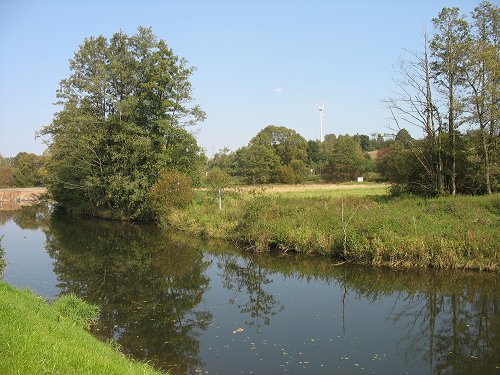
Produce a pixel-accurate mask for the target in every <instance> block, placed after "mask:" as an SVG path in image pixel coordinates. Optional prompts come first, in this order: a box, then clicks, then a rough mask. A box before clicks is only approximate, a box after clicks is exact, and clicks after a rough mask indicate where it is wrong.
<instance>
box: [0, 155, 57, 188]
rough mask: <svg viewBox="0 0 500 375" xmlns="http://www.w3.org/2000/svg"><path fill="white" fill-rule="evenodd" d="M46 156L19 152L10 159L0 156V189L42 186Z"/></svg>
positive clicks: (45, 171)
mask: <svg viewBox="0 0 500 375" xmlns="http://www.w3.org/2000/svg"><path fill="white" fill-rule="evenodd" d="M46 162H47V156H46V155H36V154H32V153H27V152H20V153H18V154H17V155H16V156H14V157H12V158H6V157H3V156H2V155H0V188H8V187H32V186H42V185H43V184H44V178H45V176H46V175H47V170H46V169H45V163H46Z"/></svg>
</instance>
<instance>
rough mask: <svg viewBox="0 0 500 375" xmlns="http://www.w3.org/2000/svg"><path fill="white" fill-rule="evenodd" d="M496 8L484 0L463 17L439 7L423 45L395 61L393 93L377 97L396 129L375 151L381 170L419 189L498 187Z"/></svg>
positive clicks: (405, 187)
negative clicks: (389, 142)
mask: <svg viewBox="0 0 500 375" xmlns="http://www.w3.org/2000/svg"><path fill="white" fill-rule="evenodd" d="M499 21H500V13H499V8H498V6H496V5H493V4H491V3H489V2H482V3H481V4H480V5H478V6H477V7H476V8H475V9H474V11H473V12H472V13H471V14H470V16H469V17H466V16H464V15H461V14H460V10H459V9H458V8H443V10H442V11H441V12H440V13H439V15H438V16H437V17H436V18H434V19H433V20H432V22H433V25H434V29H433V34H432V35H430V36H427V35H424V40H423V44H424V46H423V49H422V50H421V51H416V52H414V53H412V54H411V57H410V59H409V60H406V61H403V62H401V64H400V66H399V71H400V75H399V78H398V79H397V80H396V84H397V87H398V89H397V91H398V93H397V94H396V95H395V96H394V97H392V98H389V99H387V100H386V101H385V103H386V105H387V107H388V109H389V110H390V113H391V114H392V118H393V121H394V127H395V128H396V130H400V129H402V128H404V127H408V128H410V127H411V128H415V129H419V130H420V131H421V132H422V133H423V137H422V139H418V140H417V139H413V138H411V137H409V136H407V135H405V136H401V137H399V142H398V143H397V144H396V145H395V147H393V148H391V149H389V150H384V151H383V152H382V155H383V160H384V162H383V163H384V164H385V166H384V167H383V170H384V171H385V172H386V175H387V178H388V179H389V180H390V181H391V182H393V183H395V184H396V186H397V187H398V189H400V191H404V192H409V193H414V194H419V195H430V196H433V195H443V194H451V195H455V194H457V193H461V194H484V193H491V192H492V191H498V187H499V176H500V167H499V161H500V155H499V151H498V139H499V133H500V127H499V120H500V119H499V108H498V106H499V96H498V82H499V79H500V60H499V56H500V49H499V42H500V34H499Z"/></svg>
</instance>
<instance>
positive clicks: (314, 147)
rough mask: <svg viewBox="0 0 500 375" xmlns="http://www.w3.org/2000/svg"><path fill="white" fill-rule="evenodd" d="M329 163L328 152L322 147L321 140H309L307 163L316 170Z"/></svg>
mask: <svg viewBox="0 0 500 375" xmlns="http://www.w3.org/2000/svg"><path fill="white" fill-rule="evenodd" d="M327 163H328V154H327V153H326V152H325V151H324V150H323V149H322V147H321V142H320V141H319V140H316V141H313V140H309V141H307V164H308V165H309V166H310V167H311V168H313V169H314V170H319V169H321V167H323V166H325V165H326V164H327Z"/></svg>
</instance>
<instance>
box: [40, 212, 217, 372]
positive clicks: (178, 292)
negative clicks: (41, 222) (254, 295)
mask: <svg viewBox="0 0 500 375" xmlns="http://www.w3.org/2000/svg"><path fill="white" fill-rule="evenodd" d="M66 220H67V219H66ZM68 224H69V223H68V222H67V221H63V220H61V218H54V220H52V221H51V226H50V231H48V232H47V243H46V248H47V251H48V252H49V254H50V255H51V256H52V257H53V258H54V259H56V263H55V268H54V272H55V273H56V274H57V276H58V279H59V280H60V284H59V287H60V288H61V291H62V293H68V292H73V293H76V294H78V295H80V296H82V297H83V298H85V299H86V300H87V301H90V302H92V303H95V304H98V305H99V306H101V315H100V321H99V324H98V325H97V327H96V328H95V329H96V332H97V334H98V335H99V336H101V337H104V338H111V339H113V340H114V341H116V342H117V343H119V344H120V346H121V347H122V349H123V351H124V352H125V353H127V354H131V355H133V356H134V357H135V358H139V359H144V360H147V361H150V362H152V363H153V364H154V365H156V366H157V367H160V368H163V369H169V368H172V367H173V368H175V369H177V370H178V371H179V372H183V373H185V372H188V371H190V370H191V369H194V368H199V367H201V366H202V363H201V362H200V360H199V359H198V351H199V346H200V343H199V335H200V331H202V330H204V329H205V328H206V327H207V325H208V324H209V323H210V321H211V319H212V315H211V313H210V312H209V311H205V310H203V309H198V308H197V306H198V305H199V303H200V302H201V300H202V298H203V294H204V292H205V291H206V289H207V288H208V285H209V279H208V278H207V277H206V276H205V274H204V272H205V270H206V268H207V267H208V265H209V262H207V261H206V260H204V258H203V253H202V252H201V251H200V250H198V249H196V248H195V247H194V246H192V245H190V244H189V243H186V242H185V241H184V240H183V239H179V238H175V237H165V236H164V235H163V233H161V232H160V231H159V230H158V228H156V227H154V226H137V225H131V224H120V225H117V224H116V223H112V222H102V221H90V220H79V221H72V222H71V223H70V224H69V225H68Z"/></svg>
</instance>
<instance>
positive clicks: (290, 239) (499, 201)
mask: <svg viewBox="0 0 500 375" xmlns="http://www.w3.org/2000/svg"><path fill="white" fill-rule="evenodd" d="M374 190H375V191H376V190H377V189H374ZM371 193H372V191H371V189H366V190H365V192H364V193H363V189H357V190H356V191H353V190H344V191H341V192H340V191H333V192H332V191H316V192H315V191H311V192H307V193H302V192H298V193H272V194H271V193H267V192H265V193H264V194H250V193H243V194H239V195H238V194H236V195H233V196H229V197H226V199H225V200H224V209H223V210H222V211H218V210H217V208H216V202H215V200H214V199H213V197H210V196H207V192H198V198H197V199H196V201H195V202H194V203H193V204H192V205H191V206H189V207H188V208H187V209H184V210H182V211H175V212H174V213H173V214H172V215H171V216H170V218H169V219H168V220H169V221H168V223H169V225H171V226H173V227H176V228H179V229H182V230H185V231H189V232H192V233H196V234H200V235H204V236H207V237H216V238H224V239H228V240H231V241H233V242H236V243H239V244H241V245H243V246H245V247H250V248H252V249H253V250H256V251H266V250H270V249H274V250H278V251H282V252H287V251H295V252H300V253H308V254H309V253H316V254H323V255H328V256H333V257H335V258H338V259H341V260H347V261H351V262H354V263H364V264H373V265H389V266H395V267H436V268H464V269H479V270H491V271H496V272H498V271H499V265H500V251H499V250H500V249H499V245H498V244H500V230H499V228H500V195H499V194H494V195H491V196H480V197H471V196H456V197H441V198H435V199H423V198H394V199H389V198H388V197H387V196H383V195H380V194H375V195H371ZM342 205H343V206H344V221H342V214H341V211H342Z"/></svg>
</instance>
